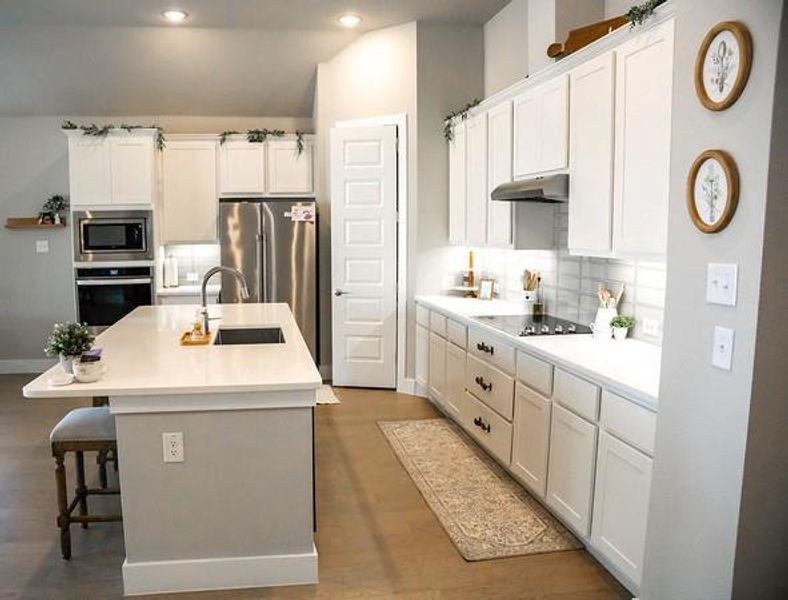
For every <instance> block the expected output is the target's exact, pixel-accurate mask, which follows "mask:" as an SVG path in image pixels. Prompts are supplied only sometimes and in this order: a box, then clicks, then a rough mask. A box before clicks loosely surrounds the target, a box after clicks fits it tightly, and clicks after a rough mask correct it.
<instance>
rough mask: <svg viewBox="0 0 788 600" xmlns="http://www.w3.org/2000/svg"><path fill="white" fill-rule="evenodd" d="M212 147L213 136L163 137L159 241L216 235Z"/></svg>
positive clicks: (214, 237)
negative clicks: (168, 138)
mask: <svg viewBox="0 0 788 600" xmlns="http://www.w3.org/2000/svg"><path fill="white" fill-rule="evenodd" d="M216 147H217V142H216V141H215V140H213V139H212V140H195V139H184V140H167V146H166V147H165V148H164V151H163V155H162V198H161V207H160V211H159V214H160V215H161V221H160V223H159V231H160V238H161V242H162V243H164V244H168V243H176V242H215V241H216V240H217V239H218V237H217V223H218V207H219V201H218V198H217V194H216V191H217V188H216Z"/></svg>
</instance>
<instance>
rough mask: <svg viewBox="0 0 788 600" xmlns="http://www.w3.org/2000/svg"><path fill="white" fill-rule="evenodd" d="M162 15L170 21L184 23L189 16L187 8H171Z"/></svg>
mask: <svg viewBox="0 0 788 600" xmlns="http://www.w3.org/2000/svg"><path fill="white" fill-rule="evenodd" d="M161 16H162V17H164V18H165V19H167V20H168V21H169V22H170V23H182V22H183V21H185V20H186V18H187V17H188V16H189V13H187V12H186V11H185V10H178V9H175V8H173V9H170V10H165V11H164V12H163V13H161Z"/></svg>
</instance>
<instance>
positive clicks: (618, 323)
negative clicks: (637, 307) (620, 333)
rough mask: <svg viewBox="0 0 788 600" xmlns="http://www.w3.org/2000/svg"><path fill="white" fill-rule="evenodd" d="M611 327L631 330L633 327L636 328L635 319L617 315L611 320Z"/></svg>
mask: <svg viewBox="0 0 788 600" xmlns="http://www.w3.org/2000/svg"><path fill="white" fill-rule="evenodd" d="M610 326H611V327H623V328H624V329H630V328H631V327H634V326H635V319H633V318H632V317H628V316H626V315H617V316H615V317H613V318H612V319H610Z"/></svg>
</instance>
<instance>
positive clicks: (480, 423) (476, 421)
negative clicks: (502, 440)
mask: <svg viewBox="0 0 788 600" xmlns="http://www.w3.org/2000/svg"><path fill="white" fill-rule="evenodd" d="M473 424H474V425H476V427H478V428H479V429H481V430H482V431H484V432H487V433H490V424H489V423H485V422H484V419H482V418H481V417H476V418H475V419H474V420H473Z"/></svg>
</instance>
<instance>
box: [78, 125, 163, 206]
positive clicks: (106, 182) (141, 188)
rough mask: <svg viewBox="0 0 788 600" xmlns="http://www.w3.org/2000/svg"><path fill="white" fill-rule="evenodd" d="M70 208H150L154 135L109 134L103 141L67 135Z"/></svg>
mask: <svg viewBox="0 0 788 600" xmlns="http://www.w3.org/2000/svg"><path fill="white" fill-rule="evenodd" d="M68 136H69V138H68V161H69V183H70V192H69V193H70V196H71V198H70V199H71V206H72V207H75V208H86V207H92V206H101V207H111V206H117V207H128V206H139V205H142V206H152V205H153V201H154V197H155V189H156V169H155V140H154V136H155V131H152V130H144V131H134V132H130V133H129V132H125V131H112V132H110V133H109V134H108V135H107V136H106V137H91V136H86V135H83V134H82V133H81V132H78V131H74V132H68Z"/></svg>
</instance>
